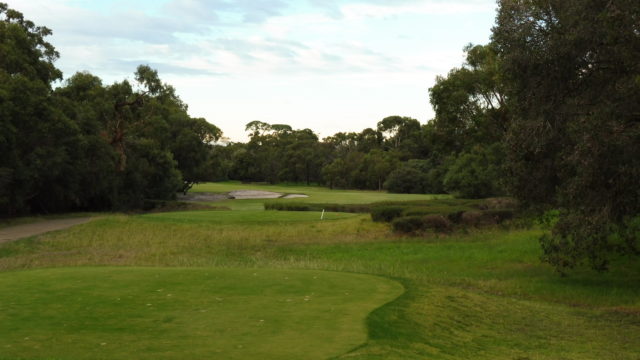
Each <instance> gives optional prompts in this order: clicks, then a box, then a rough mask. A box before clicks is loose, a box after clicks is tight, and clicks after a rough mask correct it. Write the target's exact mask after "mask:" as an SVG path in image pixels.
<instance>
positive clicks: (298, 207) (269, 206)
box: [264, 202, 314, 211]
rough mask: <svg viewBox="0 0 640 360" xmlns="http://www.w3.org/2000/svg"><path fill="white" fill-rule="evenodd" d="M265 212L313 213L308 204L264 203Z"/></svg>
mask: <svg viewBox="0 0 640 360" xmlns="http://www.w3.org/2000/svg"><path fill="white" fill-rule="evenodd" d="M264 209H265V210H279V211H313V210H314V209H312V208H311V206H309V205H308V204H304V203H277V202H271V203H265V204H264Z"/></svg>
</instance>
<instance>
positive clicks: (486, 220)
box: [461, 211, 496, 226]
mask: <svg viewBox="0 0 640 360" xmlns="http://www.w3.org/2000/svg"><path fill="white" fill-rule="evenodd" d="M461 223H462V224H463V225H465V226H482V225H494V224H496V221H495V220H494V219H493V217H491V216H488V215H487V214H486V213H485V212H483V211H465V212H464V213H463V214H462V221H461Z"/></svg>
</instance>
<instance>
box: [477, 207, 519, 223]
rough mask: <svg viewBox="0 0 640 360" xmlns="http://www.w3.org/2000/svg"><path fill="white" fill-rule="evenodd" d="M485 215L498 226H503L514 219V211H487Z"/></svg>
mask: <svg viewBox="0 0 640 360" xmlns="http://www.w3.org/2000/svg"><path fill="white" fill-rule="evenodd" d="M484 215H485V216H488V217H491V218H492V219H493V220H494V221H495V222H496V223H497V224H502V223H503V222H504V221H506V220H511V219H513V216H514V213H513V210H486V211H484Z"/></svg>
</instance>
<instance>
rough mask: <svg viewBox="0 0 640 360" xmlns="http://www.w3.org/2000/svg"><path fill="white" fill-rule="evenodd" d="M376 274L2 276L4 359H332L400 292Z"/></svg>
mask: <svg viewBox="0 0 640 360" xmlns="http://www.w3.org/2000/svg"><path fill="white" fill-rule="evenodd" d="M402 291H403V288H402V286H401V285H400V284H398V283H397V282H394V281H392V280H389V279H386V278H381V277H375V276H370V275H361V274H351V273H340V272H327V271H313V270H275V269H219V268H195V269H185V268H139V267H135V268H131V267H104V268H95V267H94V268H82V267H80V268H60V269H42V270H28V271H15V272H5V273H0V359H16V358H18V359H133V358H135V359H302V358H304V359H324V358H328V357H332V356H337V355H340V354H343V353H345V352H347V351H349V350H350V349H353V348H354V347H357V346H358V345H360V344H363V343H364V342H366V340H367V333H366V327H365V319H366V317H367V315H368V314H369V313H370V312H371V311H373V310H374V309H376V308H378V307H380V306H382V305H383V304H385V303H387V302H389V301H391V300H393V299H394V298H396V297H397V296H399V295H400V294H401V293H402Z"/></svg>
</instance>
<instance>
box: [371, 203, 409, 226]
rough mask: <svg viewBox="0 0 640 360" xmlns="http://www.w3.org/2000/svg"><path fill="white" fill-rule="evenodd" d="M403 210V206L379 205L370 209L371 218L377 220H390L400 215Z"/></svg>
mask: <svg viewBox="0 0 640 360" xmlns="http://www.w3.org/2000/svg"><path fill="white" fill-rule="evenodd" d="M403 210H404V207H403V206H379V207H375V208H373V209H371V219H373V221H377V222H381V221H384V222H390V221H392V220H393V219H395V218H397V217H400V216H401V215H402V211H403Z"/></svg>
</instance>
